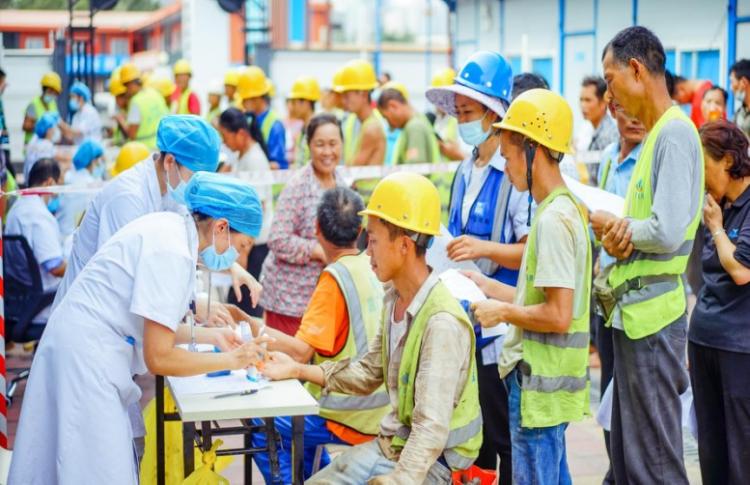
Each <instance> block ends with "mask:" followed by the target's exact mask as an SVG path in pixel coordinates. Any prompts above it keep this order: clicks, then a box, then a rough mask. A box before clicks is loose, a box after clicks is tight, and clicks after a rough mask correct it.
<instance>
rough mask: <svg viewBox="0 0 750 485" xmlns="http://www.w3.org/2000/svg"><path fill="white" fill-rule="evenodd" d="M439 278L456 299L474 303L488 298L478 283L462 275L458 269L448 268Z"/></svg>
mask: <svg viewBox="0 0 750 485" xmlns="http://www.w3.org/2000/svg"><path fill="white" fill-rule="evenodd" d="M439 278H440V280H442V282H443V284H444V285H445V286H446V288H448V291H450V292H451V295H453V297H454V298H456V300H459V301H460V300H467V301H468V302H469V303H474V302H475V301H482V300H486V299H487V297H486V296H484V293H482V290H480V289H479V287H478V286H477V284H476V283H474V282H473V281H472V280H471V279H469V278H467V277H466V276H464V275H462V274H461V273H460V272H459V271H458V270H457V269H453V268H452V269H447V270H445V271H443V272H442V273H440V276H439Z"/></svg>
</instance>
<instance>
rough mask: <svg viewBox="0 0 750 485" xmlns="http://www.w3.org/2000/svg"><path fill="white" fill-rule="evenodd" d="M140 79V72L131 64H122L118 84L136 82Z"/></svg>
mask: <svg viewBox="0 0 750 485" xmlns="http://www.w3.org/2000/svg"><path fill="white" fill-rule="evenodd" d="M140 78H141V70H140V69H138V68H137V67H136V65H135V64H133V63H132V62H128V63H127V64H123V65H122V66H121V67H120V82H121V83H123V84H127V83H129V82H131V81H136V80H138V79H140Z"/></svg>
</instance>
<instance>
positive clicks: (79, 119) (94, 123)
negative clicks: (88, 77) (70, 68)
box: [60, 81, 102, 145]
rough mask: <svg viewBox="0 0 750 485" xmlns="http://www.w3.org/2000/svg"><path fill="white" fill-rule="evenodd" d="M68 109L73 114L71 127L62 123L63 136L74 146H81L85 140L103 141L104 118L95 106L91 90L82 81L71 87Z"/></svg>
mask: <svg viewBox="0 0 750 485" xmlns="http://www.w3.org/2000/svg"><path fill="white" fill-rule="evenodd" d="M68 109H69V110H70V112H71V113H73V118H72V119H71V121H70V125H68V124H67V123H60V128H62V131H63V135H65V138H67V139H69V140H71V141H72V142H73V144H75V145H80V144H81V143H83V142H84V141H85V140H94V141H96V142H101V141H102V118H101V116H99V112H98V111H97V110H96V108H95V107H94V105H93V100H92V99H91V90H90V89H89V88H88V86H86V85H85V84H83V83H82V82H80V81H76V82H74V83H73V85H72V86H71V87H70V99H69V100H68Z"/></svg>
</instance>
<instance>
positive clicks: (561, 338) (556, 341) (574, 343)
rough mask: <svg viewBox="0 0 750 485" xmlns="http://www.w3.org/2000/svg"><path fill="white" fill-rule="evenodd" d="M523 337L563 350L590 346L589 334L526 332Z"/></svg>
mask: <svg viewBox="0 0 750 485" xmlns="http://www.w3.org/2000/svg"><path fill="white" fill-rule="evenodd" d="M523 334H524V335H523V337H524V338H525V339H526V340H533V341H534V342H539V343H540V344H545V345H553V346H555V347H560V348H563V349H567V348H573V349H581V348H588V346H589V340H590V336H589V332H574V333H539V332H531V331H529V330H524V332H523Z"/></svg>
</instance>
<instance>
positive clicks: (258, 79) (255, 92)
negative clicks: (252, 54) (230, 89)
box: [237, 66, 271, 100]
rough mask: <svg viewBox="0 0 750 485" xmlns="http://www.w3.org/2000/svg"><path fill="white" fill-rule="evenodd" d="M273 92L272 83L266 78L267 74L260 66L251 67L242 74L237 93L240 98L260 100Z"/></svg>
mask: <svg viewBox="0 0 750 485" xmlns="http://www.w3.org/2000/svg"><path fill="white" fill-rule="evenodd" d="M270 91H271V81H269V80H268V78H266V73H265V72H263V69H261V68H259V67H258V66H250V67H247V68H245V69H244V70H243V71H242V72H241V73H240V78H239V81H238V82H237V92H238V93H239V94H240V98H242V99H243V100H244V99H249V98H258V97H260V96H265V95H267V94H269V92H270Z"/></svg>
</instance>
